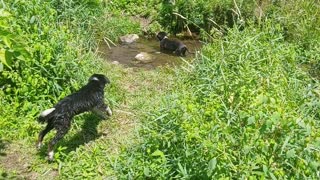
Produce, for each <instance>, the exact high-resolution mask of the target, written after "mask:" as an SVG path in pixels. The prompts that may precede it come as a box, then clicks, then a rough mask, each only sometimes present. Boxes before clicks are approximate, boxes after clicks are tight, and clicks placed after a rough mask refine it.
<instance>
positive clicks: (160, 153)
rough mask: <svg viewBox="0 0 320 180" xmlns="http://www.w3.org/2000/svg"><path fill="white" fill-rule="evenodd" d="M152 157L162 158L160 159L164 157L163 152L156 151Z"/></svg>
mask: <svg viewBox="0 0 320 180" xmlns="http://www.w3.org/2000/svg"><path fill="white" fill-rule="evenodd" d="M151 156H160V157H164V154H163V152H162V151H160V150H159V149H157V150H156V151H154V152H153V153H152V154H151Z"/></svg>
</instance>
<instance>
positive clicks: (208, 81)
mask: <svg viewBox="0 0 320 180" xmlns="http://www.w3.org/2000/svg"><path fill="white" fill-rule="evenodd" d="M0 8H1V9H0V17H1V18H0V27H1V29H0V60H1V61H0V75H1V76H0V96H1V99H0V106H1V111H0V118H1V119H0V137H1V139H0V143H1V141H2V140H10V141H13V142H15V141H18V140H21V139H25V138H26V139H28V142H27V144H26V146H31V144H32V141H33V140H34V137H35V136H36V134H37V133H38V132H39V129H40V126H39V125H38V124H37V123H36V121H35V118H36V117H37V115H38V113H39V111H40V110H41V109H44V108H46V107H48V106H50V105H52V103H55V102H56V101H57V100H58V99H60V98H61V97H64V96H65V95H66V94H68V93H70V92H71V91H73V90H75V89H78V88H79V87H80V85H81V84H83V83H84V82H85V81H86V79H87V77H88V76H89V75H90V74H91V73H92V72H103V73H106V74H107V75H108V76H111V79H113V82H114V83H113V84H112V86H111V88H109V89H108V90H107V91H108V93H109V94H110V96H109V97H108V99H109V101H110V103H111V104H112V106H113V107H114V108H115V109H116V108H117V107H119V106H120V104H121V102H125V104H126V105H127V104H129V106H132V109H133V110H134V114H135V118H137V119H138V121H139V123H138V124H139V127H140V128H139V132H138V133H137V134H136V136H134V138H133V139H134V141H130V142H131V143H129V142H128V144H122V145H121V151H120V152H117V153H114V151H112V150H109V149H107V146H110V144H109V143H106V141H104V140H103V139H99V140H96V142H94V143H93V145H91V146H88V147H87V146H81V147H80V148H78V149H77V150H76V151H72V152H70V151H68V152H69V153H66V150H65V148H64V144H63V143H62V144H61V145H60V146H59V149H58V153H57V156H56V159H57V164H53V165H51V166H48V167H52V166H53V167H55V168H57V167H56V166H58V168H59V172H60V175H61V177H64V178H71V177H82V178H83V177H95V178H99V177H100V178H102V177H106V176H109V175H113V176H117V177H119V178H124V179H143V178H154V179H168V177H170V178H178V179H182V178H183V179H218V178H222V179H230V178H236V179H239V178H244V179H245V178H252V179H254V178H259V179H260V178H267V179H289V178H294V179H305V178H311V179H317V178H319V174H320V171H319V168H320V153H319V151H320V131H319V128H320V121H319V120H320V119H319V118H320V114H319V112H320V101H319V96H320V89H319V88H320V87H319V79H318V78H319V74H318V71H319V69H320V63H319V60H320V53H319V52H320V43H319V42H320V31H319V30H320V4H319V2H318V1H310V0H297V1H290V2H287V1H284V0H278V1H269V0H259V1H251V2H250V3H247V2H245V1H241V0H227V1H222V0H214V1H212V0H211V1H209V0H198V1H195V0H188V1H183V0H177V1H157V0H152V1H150V2H149V1H148V2H147V1H121V0H116V1H110V2H109V1H97V0H82V1H63V2H61V1H58V0H57V1H38V0H32V1H14V0H12V1H6V2H5V3H4V2H3V1H0ZM124 15H125V16H124ZM128 16H139V17H144V18H147V19H150V20H151V21H150V24H149V26H148V29H147V31H146V32H145V33H150V34H153V33H155V32H156V31H158V30H166V31H168V32H170V33H172V34H176V33H180V32H183V31H188V30H191V31H196V32H198V33H200V36H201V38H202V40H203V41H206V45H205V46H204V48H203V49H202V51H201V53H199V54H197V57H196V58H195V59H194V60H193V61H192V62H185V63H184V64H183V65H182V68H177V69H175V73H174V75H172V73H171V71H164V70H160V71H156V72H153V73H151V74H152V75H151V78H152V80H151V81H152V83H151V85H150V87H148V85H146V86H145V87H141V88H140V89H139V90H140V92H139V93H137V94H133V95H132V96H130V97H129V96H128V95H126V94H125V93H120V92H126V91H125V89H124V87H122V86H123V84H124V82H129V81H125V80H123V77H124V76H125V74H126V73H127V72H126V71H125V70H123V69H121V68H120V69H119V68H114V67H112V66H111V65H109V64H104V63H102V62H101V61H100V60H99V59H98V58H97V57H96V56H95V53H94V50H95V48H96V45H97V42H98V41H100V40H101V39H103V37H108V38H109V39H111V40H112V41H115V40H116V39H117V37H118V36H119V35H122V34H125V33H129V32H135V33H137V32H139V27H138V25H137V23H134V22H132V21H131V20H130V19H129V18H127V17H128ZM164 76H167V77H164ZM138 78H140V79H145V76H144V74H143V73H141V74H137V77H132V79H130V80H132V81H133V80H134V79H138ZM154 84H158V85H161V86H167V85H168V84H170V85H171V86H170V88H167V87H166V88H164V90H163V92H162V91H161V90H160V89H161V88H157V87H151V86H153V85H154ZM119 89H121V91H119ZM157 91H161V96H158V95H157V93H159V92H157ZM143 93H148V94H146V95H144V94H143ZM145 97H148V98H149V99H148V98H145ZM155 104H156V106H155ZM87 116H88V115H84V116H80V117H79V118H77V119H76V120H77V121H79V123H80V125H81V124H83V123H85V122H84V121H85V120H84V119H86V118H88V117H87ZM116 117H117V116H116ZM91 118H94V117H91ZM126 118H127V117H126ZM128 118H129V117H128ZM129 119H130V118H129ZM111 123H112V122H111ZM95 126H97V125H95ZM112 127H115V126H111V128H112ZM77 130H79V129H78V128H77V127H76V128H75V129H73V130H72V132H71V134H73V133H74V134H76V131H77ZM12 132H15V133H12ZM112 132H114V131H112ZM129 134H131V133H129ZM80 138H81V137H80ZM130 138H132V137H131V136H130ZM66 139H68V140H70V139H71V140H72V138H70V137H66ZM125 139H127V138H125ZM128 139H129V137H128ZM69 142H70V141H69ZM126 142H127V141H126ZM0 145H1V144H0ZM0 148H1V146H0ZM0 152H1V149H0ZM39 158H40V159H42V158H43V157H39ZM36 162H37V163H42V164H46V162H45V161H43V160H36ZM41 167H42V166H40V165H35V167H32V169H33V171H38V172H41V173H44V172H45V171H46V170H44V169H43V168H41ZM1 171H5V170H2V169H1V168H0V172H1ZM97 171H98V172H97Z"/></svg>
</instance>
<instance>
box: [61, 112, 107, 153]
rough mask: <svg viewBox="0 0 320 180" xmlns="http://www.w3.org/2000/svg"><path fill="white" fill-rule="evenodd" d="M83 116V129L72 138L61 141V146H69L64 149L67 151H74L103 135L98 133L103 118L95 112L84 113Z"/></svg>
mask: <svg viewBox="0 0 320 180" xmlns="http://www.w3.org/2000/svg"><path fill="white" fill-rule="evenodd" d="M83 118H84V119H85V121H84V123H83V125H82V126H81V131H79V132H77V133H76V134H75V135H73V136H72V137H71V138H68V139H67V140H64V141H61V143H59V144H60V145H61V146H64V147H67V149H65V150H64V152H65V153H69V152H71V151H74V150H76V149H77V148H78V147H79V146H81V145H83V144H86V143H88V142H90V141H93V140H95V139H97V138H99V137H100V136H101V135H102V134H101V133H98V130H97V127H98V125H99V123H100V122H101V121H103V119H101V118H100V117H99V116H97V115H95V114H93V113H88V114H84V115H83ZM58 146H59V145H58Z"/></svg>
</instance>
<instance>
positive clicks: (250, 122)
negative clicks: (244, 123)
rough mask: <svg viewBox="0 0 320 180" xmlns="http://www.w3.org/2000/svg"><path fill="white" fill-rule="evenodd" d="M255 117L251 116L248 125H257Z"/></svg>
mask: <svg viewBox="0 0 320 180" xmlns="http://www.w3.org/2000/svg"><path fill="white" fill-rule="evenodd" d="M255 121H256V120H255V117H254V116H251V117H249V118H248V125H251V124H254V123H255Z"/></svg>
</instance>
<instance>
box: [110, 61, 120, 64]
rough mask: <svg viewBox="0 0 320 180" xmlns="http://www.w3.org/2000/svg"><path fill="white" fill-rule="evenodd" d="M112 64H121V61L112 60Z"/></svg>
mask: <svg viewBox="0 0 320 180" xmlns="http://www.w3.org/2000/svg"><path fill="white" fill-rule="evenodd" d="M111 64H115V65H118V64H120V63H119V61H112V63H111Z"/></svg>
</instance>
